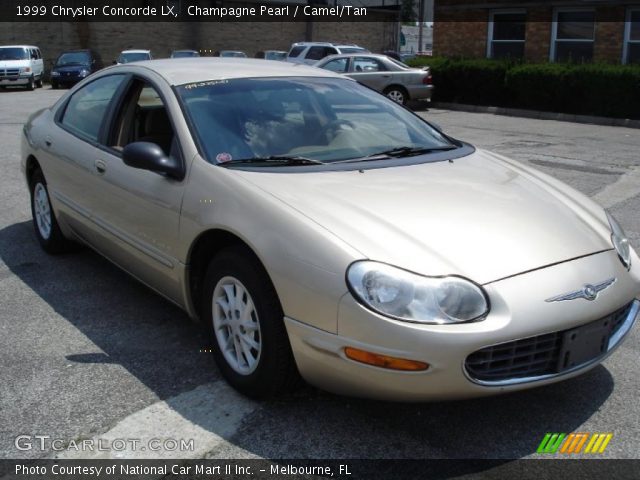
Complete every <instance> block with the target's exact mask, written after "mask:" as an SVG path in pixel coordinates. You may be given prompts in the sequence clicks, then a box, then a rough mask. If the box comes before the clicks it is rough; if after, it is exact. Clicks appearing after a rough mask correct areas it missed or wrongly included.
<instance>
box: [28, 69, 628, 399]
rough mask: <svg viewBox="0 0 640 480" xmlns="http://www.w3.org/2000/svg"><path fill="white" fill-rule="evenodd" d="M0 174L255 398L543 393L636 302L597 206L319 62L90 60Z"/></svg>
mask: <svg viewBox="0 0 640 480" xmlns="http://www.w3.org/2000/svg"><path fill="white" fill-rule="evenodd" d="M134 113H135V114H134ZM21 163H22V171H23V172H24V174H25V177H26V184H27V186H28V188H29V192H30V194H31V208H32V212H33V225H34V230H35V236H36V238H37V240H38V242H39V243H40V245H41V246H42V247H43V249H44V250H45V251H47V252H49V253H57V252H61V251H68V249H69V246H70V243H69V242H71V241H76V242H82V243H85V244H88V245H90V246H92V247H93V248H94V249H95V250H97V251H98V252H100V253H102V254H103V255H105V256H106V257H107V258H109V259H110V260H111V261H112V262H114V263H115V264H117V265H120V266H121V267H122V268H123V269H125V270H127V271H128V272H129V273H131V274H132V275H133V276H134V277H135V278H137V279H139V280H141V281H143V282H145V283H146V284H147V285H149V286H150V287H151V288H152V289H154V290H155V291H157V292H159V293H160V294H162V295H164V296H165V297H167V298H168V299H170V300H171V301H172V302H174V303H176V304H177V305H179V306H180V307H182V308H184V309H185V310H186V311H187V312H188V313H189V314H190V315H191V316H192V317H194V318H199V319H200V320H201V321H202V322H204V324H205V325H206V326H207V327H208V328H209V330H210V332H211V342H212V349H213V356H214V358H215V360H216V362H217V364H218V366H219V369H220V372H221V373H222V375H223V376H224V378H226V379H227V381H229V383H231V384H232V385H233V386H234V387H235V388H237V389H238V390H239V391H241V392H244V393H245V394H247V395H251V396H255V397H266V396H270V395H274V394H277V393H279V392H282V391H284V390H287V389H289V388H291V386H292V385H294V384H295V383H296V380H297V378H298V373H300V374H301V375H302V376H303V377H304V378H305V379H306V380H308V381H309V382H311V383H313V384H315V385H317V386H319V387H322V388H325V389H327V390H331V391H334V392H338V393H342V394H348V395H357V396H367V397H375V398H384V399H393V400H407V401H408V400H412V401H419V400H425V399H439V398H461V397H473V396H482V395H491V394H498V393H506V392H513V391H515V390H521V389H526V388H531V387H535V386H540V385H546V384H549V383H553V382H558V381H561V380H565V379H568V378H571V377H575V376H576V375H579V374H581V373H584V372H586V371H588V370H590V369H591V368H593V367H595V366H596V365H598V364H599V363H600V362H602V360H603V359H604V358H606V357H607V355H609V354H610V353H611V352H612V351H613V350H614V349H616V348H617V347H619V346H620V344H621V343H622V341H623V339H624V338H625V336H626V335H627V334H628V333H629V331H630V330H631V328H632V326H633V324H634V322H635V321H636V320H637V318H638V316H639V315H640V313H639V312H640V258H639V257H638V255H637V254H636V252H635V251H634V250H633V249H632V248H631V247H630V245H629V241H628V239H627V237H626V236H625V234H624V232H623V230H622V228H621V227H620V225H619V224H618V223H617V222H616V220H615V219H614V218H613V217H612V216H611V215H610V214H609V213H607V212H606V211H605V210H604V209H603V208H602V207H600V206H598V205H597V204H596V203H594V202H593V201H592V200H591V199H589V198H588V197H586V196H585V195H583V194H581V193H579V192H577V191H575V190H573V189H572V188H570V187H568V186H567V185H564V184H562V183H561V182H559V181H558V180H556V179H553V178H551V177H549V176H547V175H545V174H543V173H540V172H538V171H536V170H535V169H533V168H531V167H530V166H528V165H527V164H524V163H519V162H516V161H514V160H511V159H508V158H506V157H503V156H501V155H497V154H492V153H490V152H487V151H483V150H479V149H476V148H475V147H473V146H472V145H470V144H468V143H466V142H463V141H461V140H457V139H454V138H452V137H451V136H449V135H447V134H446V133H443V132H442V131H441V130H440V129H438V128H435V127H434V126H432V125H431V124H430V123H429V122H427V121H425V120H424V119H422V118H421V117H419V116H417V115H415V114H414V113H413V112H411V111H409V110H407V109H405V108H403V107H402V106H400V105H398V104H397V103H395V102H393V101H391V100H390V99H388V98H386V97H384V96H382V95H379V94H378V93H376V92H374V91H372V90H371V89H369V88H367V87H365V86H363V85H360V84H359V83H358V82H356V81H354V80H352V79H350V78H347V77H345V76H342V75H339V74H335V73H333V72H330V71H327V70H322V69H319V68H311V67H306V66H294V65H287V64H285V63H283V64H281V66H279V68H276V67H274V64H273V63H267V62H264V61H261V60H256V59H245V60H238V59H234V61H230V60H229V59H220V58H201V59H191V60H189V59H185V60H182V65H181V67H180V68H178V69H177V68H176V66H175V61H173V60H169V59H166V60H157V61H152V62H145V63H144V64H136V63H131V64H127V65H121V66H117V67H112V68H109V69H105V70H102V71H100V72H97V73H96V74H94V75H92V76H91V77H89V78H87V79H85V80H83V81H82V83H80V84H79V85H77V86H76V88H75V89H74V90H72V91H70V92H67V93H66V94H65V95H63V96H62V97H61V98H60V99H59V100H58V101H57V102H56V104H55V105H54V106H53V107H51V108H48V109H44V110H40V111H39V112H37V113H35V114H33V115H32V116H31V118H30V119H29V120H28V122H27V124H26V125H25V127H24V129H23V130H22V153H21ZM71 287H73V285H71ZM141 341H143V339H142V338H141Z"/></svg>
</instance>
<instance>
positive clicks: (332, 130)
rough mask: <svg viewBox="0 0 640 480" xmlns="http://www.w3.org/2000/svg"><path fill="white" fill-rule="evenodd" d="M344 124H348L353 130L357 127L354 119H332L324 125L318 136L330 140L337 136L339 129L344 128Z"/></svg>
mask: <svg viewBox="0 0 640 480" xmlns="http://www.w3.org/2000/svg"><path fill="white" fill-rule="evenodd" d="M344 125H346V126H348V127H349V128H350V129H351V130H355V129H356V126H355V124H354V123H353V122H352V121H350V120H344V119H337V120H332V121H330V122H329V123H327V124H326V125H325V126H324V127H322V129H321V130H320V133H319V134H318V136H319V137H320V138H324V139H326V140H327V141H328V142H330V141H331V140H332V139H333V138H335V137H336V135H337V134H338V131H339V130H342V127H343V126H344Z"/></svg>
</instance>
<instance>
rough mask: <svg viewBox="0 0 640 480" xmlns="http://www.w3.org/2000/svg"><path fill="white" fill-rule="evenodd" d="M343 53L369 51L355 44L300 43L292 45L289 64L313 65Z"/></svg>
mask: <svg viewBox="0 0 640 480" xmlns="http://www.w3.org/2000/svg"><path fill="white" fill-rule="evenodd" d="M342 53H369V50H367V49H366V48H362V47H359V46H358V45H354V44H347V45H342V44H339V43H327V42H299V43H294V44H293V45H291V49H290V50H289V53H288V54H287V62H292V63H304V64H307V65H313V64H314V63H316V62H317V61H318V60H322V59H323V58H324V57H327V56H329V55H338V54H342Z"/></svg>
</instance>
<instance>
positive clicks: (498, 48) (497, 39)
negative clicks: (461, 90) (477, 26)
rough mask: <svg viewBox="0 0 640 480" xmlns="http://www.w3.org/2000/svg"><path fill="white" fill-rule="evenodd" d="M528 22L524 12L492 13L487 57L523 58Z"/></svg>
mask: <svg viewBox="0 0 640 480" xmlns="http://www.w3.org/2000/svg"><path fill="white" fill-rule="evenodd" d="M526 22H527V14H526V12H525V11H524V10H519V11H514V10H511V11H496V12H491V15H490V19H489V36H488V38H489V41H488V42H487V57H489V58H523V57H524V40H525V30H526Z"/></svg>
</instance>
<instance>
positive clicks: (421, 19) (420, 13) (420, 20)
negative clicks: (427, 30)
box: [418, 0, 424, 52]
mask: <svg viewBox="0 0 640 480" xmlns="http://www.w3.org/2000/svg"><path fill="white" fill-rule="evenodd" d="M419 2H420V7H419V8H418V52H421V51H422V50H424V49H423V48H422V29H423V25H424V0H419Z"/></svg>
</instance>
